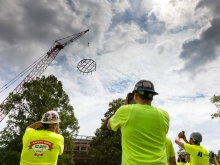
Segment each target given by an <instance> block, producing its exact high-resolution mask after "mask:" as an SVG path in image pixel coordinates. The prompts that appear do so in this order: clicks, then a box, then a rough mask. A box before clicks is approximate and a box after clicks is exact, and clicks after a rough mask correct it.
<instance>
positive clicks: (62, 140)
mask: <svg viewBox="0 0 220 165" xmlns="http://www.w3.org/2000/svg"><path fill="white" fill-rule="evenodd" d="M59 147H60V150H59V155H62V154H63V150H64V138H63V136H62V135H61V139H60V144H59Z"/></svg>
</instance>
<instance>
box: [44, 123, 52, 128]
mask: <svg viewBox="0 0 220 165" xmlns="http://www.w3.org/2000/svg"><path fill="white" fill-rule="evenodd" d="M52 125H53V124H45V123H43V124H42V126H43V129H48V128H51V127H52Z"/></svg>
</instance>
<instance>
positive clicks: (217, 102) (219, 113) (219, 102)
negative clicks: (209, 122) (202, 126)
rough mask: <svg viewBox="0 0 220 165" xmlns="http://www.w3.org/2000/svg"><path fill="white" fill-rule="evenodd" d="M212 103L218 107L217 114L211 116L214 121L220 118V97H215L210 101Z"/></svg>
mask: <svg viewBox="0 0 220 165" xmlns="http://www.w3.org/2000/svg"><path fill="white" fill-rule="evenodd" d="M210 101H211V103H213V104H214V105H215V106H216V107H217V109H218V110H217V112H216V113H213V114H211V117H212V119H214V118H220V95H214V96H213V97H211V99H210Z"/></svg>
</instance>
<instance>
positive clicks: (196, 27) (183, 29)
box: [170, 23, 201, 34]
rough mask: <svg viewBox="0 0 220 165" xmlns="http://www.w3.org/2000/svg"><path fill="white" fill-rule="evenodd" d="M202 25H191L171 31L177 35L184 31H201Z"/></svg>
mask: <svg viewBox="0 0 220 165" xmlns="http://www.w3.org/2000/svg"><path fill="white" fill-rule="evenodd" d="M200 28H201V27H200V25H199V24H198V23H189V24H186V25H184V26H178V27H176V28H173V29H170V33H171V34H176V33H179V32H182V31H187V30H189V29H200Z"/></svg>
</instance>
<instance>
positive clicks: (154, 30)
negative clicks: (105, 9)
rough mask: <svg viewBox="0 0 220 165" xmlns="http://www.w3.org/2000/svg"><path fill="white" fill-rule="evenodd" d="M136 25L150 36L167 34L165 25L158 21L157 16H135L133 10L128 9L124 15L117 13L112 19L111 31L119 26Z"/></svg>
mask: <svg viewBox="0 0 220 165" xmlns="http://www.w3.org/2000/svg"><path fill="white" fill-rule="evenodd" d="M131 23H135V24H136V25H138V26H139V27H140V29H141V30H145V31H147V32H148V34H150V35H160V34H162V33H163V32H165V30H166V27H165V23H164V22H161V21H159V20H158V18H157V17H156V15H155V14H153V13H152V14H151V15H148V14H147V13H144V14H142V15H141V16H137V15H135V14H134V13H133V12H132V11H131V9H127V10H126V11H125V12H123V13H119V14H118V13H117V14H115V15H114V16H113V18H112V24H111V25H110V27H109V30H111V29H113V28H114V27H115V26H117V25H118V24H131Z"/></svg>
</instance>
